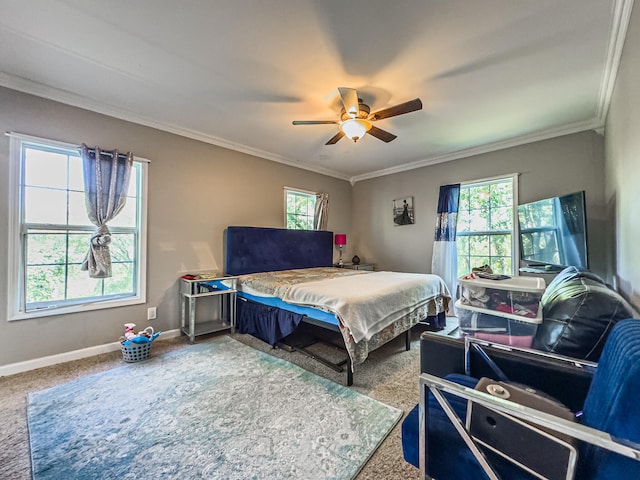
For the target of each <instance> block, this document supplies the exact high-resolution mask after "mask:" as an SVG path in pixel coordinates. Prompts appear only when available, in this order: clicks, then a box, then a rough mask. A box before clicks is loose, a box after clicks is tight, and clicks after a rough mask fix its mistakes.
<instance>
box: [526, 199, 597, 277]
mask: <svg viewBox="0 0 640 480" xmlns="http://www.w3.org/2000/svg"><path fill="white" fill-rule="evenodd" d="M518 222H519V228H520V259H521V260H522V262H523V263H524V264H525V265H527V266H529V267H545V266H548V265H550V266H556V267H568V266H575V267H579V268H588V266H589V265H588V259H587V218H586V207H585V193H584V191H582V192H576V193H572V194H569V195H564V196H562V197H553V198H547V199H545V200H539V201H537V202H532V203H527V204H524V205H519V206H518Z"/></svg>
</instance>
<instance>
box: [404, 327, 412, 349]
mask: <svg viewBox="0 0 640 480" xmlns="http://www.w3.org/2000/svg"><path fill="white" fill-rule="evenodd" d="M404 335H405V337H404V346H405V348H406V349H407V352H408V351H409V350H411V329H409V330H407V331H406V332H404Z"/></svg>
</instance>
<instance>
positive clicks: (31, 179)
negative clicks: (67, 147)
mask: <svg viewBox="0 0 640 480" xmlns="http://www.w3.org/2000/svg"><path fill="white" fill-rule="evenodd" d="M25 157H26V161H25V166H24V182H25V185H31V186H38V187H49V188H62V189H66V188H67V156H66V155H63V154H61V153H53V152H47V151H43V150H38V149H34V148H27V149H25Z"/></svg>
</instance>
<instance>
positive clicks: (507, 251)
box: [490, 234, 511, 257]
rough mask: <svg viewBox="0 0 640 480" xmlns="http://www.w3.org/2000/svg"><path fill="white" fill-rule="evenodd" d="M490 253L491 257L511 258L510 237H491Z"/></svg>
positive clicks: (508, 235) (505, 235)
mask: <svg viewBox="0 0 640 480" xmlns="http://www.w3.org/2000/svg"><path fill="white" fill-rule="evenodd" d="M490 253H491V256H492V257H496V256H499V257H511V235H510V234H504V235H492V236H491V252H490Z"/></svg>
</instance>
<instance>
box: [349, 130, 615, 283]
mask: <svg viewBox="0 0 640 480" xmlns="http://www.w3.org/2000/svg"><path fill="white" fill-rule="evenodd" d="M603 172H604V158H603V139H602V137H601V136H600V135H598V134H597V133H595V132H583V133H578V134H574V135H567V136H563V137H558V138H554V139H551V140H545V141H540V142H535V143H530V144H527V145H522V146H518V147H512V148H508V149H504V150H499V151H496V152H491V153H486V154H483V155H476V156H473V157H467V158H463V159H460V160H455V161H451V162H446V163H440V164H437V165H432V166H428V167H423V168H420V169H416V170H411V171H408V172H402V173H397V174H394V175H388V176H385V177H379V178H374V179H370V180H366V181H362V182H358V183H356V184H355V186H354V188H353V212H352V218H353V227H352V230H353V231H354V241H355V242H356V243H355V244H354V246H353V247H352V248H353V249H354V250H355V251H357V252H358V255H359V256H360V257H361V258H363V259H365V260H366V261H370V262H374V263H376V264H377V267H378V269H385V270H398V271H408V272H421V273H429V272H430V271H431V256H432V252H433V233H434V227H435V215H436V209H437V206H438V191H439V187H440V185H446V184H450V183H457V182H464V181H472V180H479V179H484V178H491V177H495V176H499V175H505V174H513V173H518V174H519V182H518V184H519V203H527V202H531V201H534V200H540V199H543V198H547V197H552V196H556V195H563V194H567V193H572V192H575V191H579V190H585V191H586V202H587V217H588V218H587V223H588V229H589V231H588V242H589V245H588V247H589V260H590V267H591V269H592V270H594V271H596V272H598V273H601V274H606V268H605V265H606V258H605V256H606V255H605V251H604V245H605V243H606V230H605V229H604V228H603V227H602V225H603V222H604V211H605V208H604V173H603ZM409 195H413V197H414V200H413V203H414V209H415V218H416V222H415V224H414V225H405V226H394V225H393V222H392V217H391V204H392V200H393V199H395V198H401V197H403V196H409Z"/></svg>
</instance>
